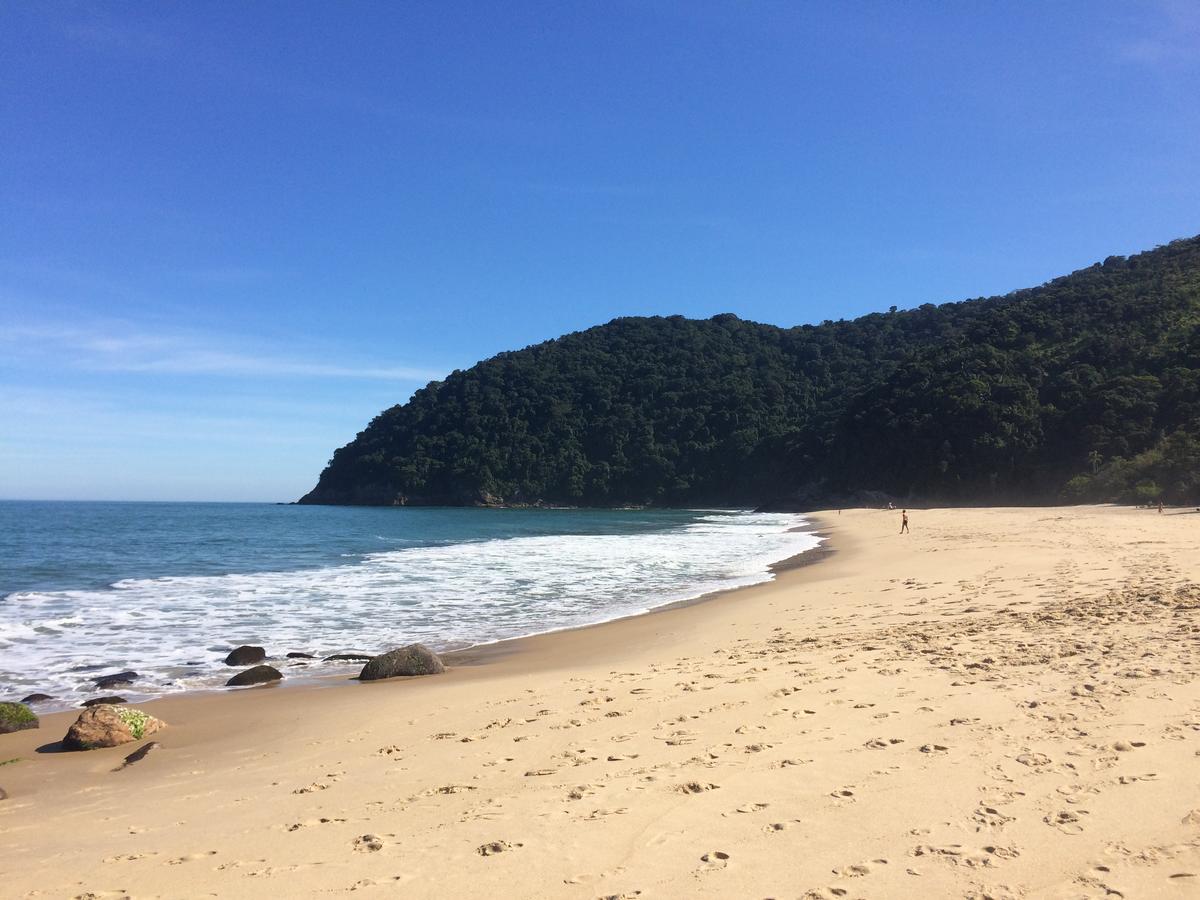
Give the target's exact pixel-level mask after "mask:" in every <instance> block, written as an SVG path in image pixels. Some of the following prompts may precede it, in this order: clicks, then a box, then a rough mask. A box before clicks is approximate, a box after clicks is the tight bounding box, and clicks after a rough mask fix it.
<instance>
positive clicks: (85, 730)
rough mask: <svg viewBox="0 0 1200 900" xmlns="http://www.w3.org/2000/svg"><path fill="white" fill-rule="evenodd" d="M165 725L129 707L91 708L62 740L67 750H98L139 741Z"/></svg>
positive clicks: (81, 715) (77, 720)
mask: <svg viewBox="0 0 1200 900" xmlns="http://www.w3.org/2000/svg"><path fill="white" fill-rule="evenodd" d="M166 727H167V723H166V722H163V721H161V720H159V719H156V718H154V716H152V715H150V714H149V713H144V712H142V711H141V710H140V709H134V708H133V707H132V706H108V705H103V706H93V707H91V708H90V709H86V710H84V711H83V712H82V713H81V714H80V716H79V718H78V719H76V720H75V724H74V725H72V726H71V727H70V729H68V731H67V736H66V737H64V738H63V746H64V747H65V748H66V749H68V750H97V749H99V748H101V747H118V746H120V745H121V744H128V743H129V742H130V741H140V740H141V739H142V738H144V737H146V736H147V735H150V734H154V733H155V732H156V731H161V730H162V729H164V728H166Z"/></svg>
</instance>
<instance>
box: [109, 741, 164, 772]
mask: <svg viewBox="0 0 1200 900" xmlns="http://www.w3.org/2000/svg"><path fill="white" fill-rule="evenodd" d="M161 746H162V744H160V743H159V742H158V741H151V742H150V743H148V744H144V745H142V746H141V747H138V748H137V749H136V750H134V751H133V752H132V753H130V754H129V755H128V756H127V757H125V762H123V763H121V764H120V765H119V766H117V767H116V768H115V769H113V771H114V772H120V771H121V770H122V769H124V768H125V767H126V766H132V765H133V764H134V763H135V762H141V761H142V760H143V759H145V758H146V757H147V756H149V755H150V751H151V750H157V749H158V748H159V747H161Z"/></svg>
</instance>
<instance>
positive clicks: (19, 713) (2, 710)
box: [0, 703, 38, 734]
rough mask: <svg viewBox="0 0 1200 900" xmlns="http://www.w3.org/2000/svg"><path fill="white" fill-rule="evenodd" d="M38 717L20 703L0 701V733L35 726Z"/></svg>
mask: <svg viewBox="0 0 1200 900" xmlns="http://www.w3.org/2000/svg"><path fill="white" fill-rule="evenodd" d="M37 727H38V717H37V716H36V715H34V714H33V710H31V709H30V708H29V707H28V706H25V705H24V704H22V703H0V734H7V733H8V732H10V731H21V730H22V729H24V728H37Z"/></svg>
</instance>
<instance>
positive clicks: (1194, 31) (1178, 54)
mask: <svg viewBox="0 0 1200 900" xmlns="http://www.w3.org/2000/svg"><path fill="white" fill-rule="evenodd" d="M1138 20H1139V24H1140V27H1141V28H1142V29H1143V30H1142V31H1141V33H1140V34H1139V33H1136V32H1132V33H1130V34H1129V35H1128V36H1127V37H1126V38H1125V39H1123V40H1122V41H1121V42H1120V43H1119V44H1118V46H1117V56H1118V58H1119V59H1121V60H1124V61H1125V62H1130V63H1136V64H1138V65H1143V66H1148V67H1150V68H1155V69H1163V68H1169V69H1176V68H1179V67H1191V66H1197V65H1200V4H1197V3H1196V2H1195V0H1158V2H1157V3H1155V4H1153V6H1152V7H1151V9H1149V10H1147V11H1145V14H1139V15H1138Z"/></svg>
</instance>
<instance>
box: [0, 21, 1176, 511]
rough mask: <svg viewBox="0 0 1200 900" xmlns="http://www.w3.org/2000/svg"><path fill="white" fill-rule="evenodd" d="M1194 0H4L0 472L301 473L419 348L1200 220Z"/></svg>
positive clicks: (247, 486) (783, 319) (0, 54)
mask: <svg viewBox="0 0 1200 900" xmlns="http://www.w3.org/2000/svg"><path fill="white" fill-rule="evenodd" d="M1197 97H1200V6H1198V5H1196V4H1195V3H1191V2H1178V3H1174V2H1147V3H1129V2H1123V3H1111V4H1107V3H1102V2H1080V3H1067V2H1060V3H1052V4H1028V3H960V4H945V3H927V4H921V3H904V4H898V3H828V4H810V3H799V2H780V3H766V2H729V3H715V2H703V0H688V2H678V3H657V2H620V0H617V2H604V3H600V2H596V3H585V2H579V3H562V2H547V3H524V2H515V3H505V4H496V3H478V2H476V3H454V2H442V0H439V2H429V3H360V2H348V3H328V2H311V3H310V2H303V3H302V2H295V0H291V2H287V3H267V2H256V3H242V2H236V3H218V2H204V3H198V2H196V3H155V4H148V3H137V4H135V3H118V2H86V3H55V4H43V3H34V4H25V3H18V2H15V0H10V2H0V422H2V423H3V426H2V428H0V497H10V498H12V497H26V498H81V499H91V498H96V499H213V500H221V499H227V500H242V499H251V500H291V499H294V498H295V497H297V496H299V495H300V494H301V493H303V492H304V491H305V490H307V489H308V488H309V487H311V486H312V484H313V483H314V482H315V479H316V476H317V474H318V473H319V471H320V469H321V467H322V466H323V465H324V463H325V461H326V460H327V459H328V457H329V455H330V453H331V452H332V451H333V449H334V448H335V447H337V446H339V445H341V444H343V443H345V442H347V441H348V440H350V439H351V438H352V437H353V436H354V434H355V433H356V432H357V431H358V430H359V429H361V428H362V427H363V426H364V425H365V424H366V423H367V422H368V421H369V419H370V418H371V417H372V416H373V415H374V414H376V413H377V412H379V411H380V410H382V409H383V408H385V407H387V406H389V405H391V404H392V403H395V402H399V401H402V400H404V399H405V398H406V397H407V396H408V395H409V394H410V393H411V392H412V391H413V390H414V389H415V388H417V387H419V386H420V385H422V384H424V383H425V382H426V381H428V380H429V379H431V378H436V377H441V376H443V375H444V374H446V373H448V372H449V371H451V370H453V369H455V368H465V367H467V366H469V365H471V364H472V363H474V362H475V361H477V360H479V359H481V358H484V357H487V356H490V355H492V354H494V353H496V352H499V351H501V350H505V349H512V348H516V347H521V346H524V345H527V344H530V343H534V342H537V341H540V340H544V339H547V338H551V337H555V336H557V335H559V334H562V333H564V332H567V331H572V330H575V329H579V328H584V327H588V326H590V325H593V324H597V323H600V322H604V321H607V320H609V319H611V318H613V317H615V316H621V315H652V314H664V315H667V314H674V313H681V314H684V315H689V316H698V317H706V316H710V315H713V314H715V313H718V312H734V313H737V314H738V315H740V316H742V317H744V318H749V319H754V320H758V321H763V322H772V323H776V324H780V325H793V324H798V323H803V322H816V321H820V320H823V319H827V318H840V317H851V316H854V315H858V314H861V313H864V312H868V311H872V310H880V309H886V308H887V307H889V306H891V305H893V304H895V305H898V306H901V307H907V306H914V305H917V304H920V303H924V302H942V301H947V300H958V299H965V298H968V297H974V296H983V295H989V294H994V293H1002V292H1005V291H1008V290H1011V289H1014V288H1018V287H1025V286H1029V285H1032V284H1037V283H1040V282H1042V281H1044V280H1046V279H1048V278H1050V277H1053V276H1055V275H1058V274H1063V273H1065V272H1067V271H1070V270H1072V269H1074V268H1078V267H1081V266H1084V265H1088V264H1090V263H1092V262H1093V261H1095V260H1097V259H1101V258H1103V257H1104V256H1107V255H1108V254H1110V253H1129V252H1134V251H1137V250H1140V249H1146V248H1149V247H1152V246H1154V245H1156V244H1160V243H1164V242H1166V241H1168V240H1171V239H1174V238H1178V237H1185V236H1190V235H1192V234H1195V233H1197V232H1200V215H1198V213H1200V103H1197V101H1196V98H1197Z"/></svg>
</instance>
